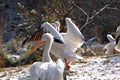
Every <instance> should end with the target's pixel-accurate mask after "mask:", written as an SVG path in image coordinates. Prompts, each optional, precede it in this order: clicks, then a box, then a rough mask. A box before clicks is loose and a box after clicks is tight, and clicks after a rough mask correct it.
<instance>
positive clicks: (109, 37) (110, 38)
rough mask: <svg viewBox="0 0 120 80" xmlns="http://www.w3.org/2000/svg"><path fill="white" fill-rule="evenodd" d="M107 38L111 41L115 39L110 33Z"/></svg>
mask: <svg viewBox="0 0 120 80" xmlns="http://www.w3.org/2000/svg"><path fill="white" fill-rule="evenodd" d="M107 38H108V40H109V41H110V42H111V41H115V39H114V38H113V36H112V35H110V34H108V35H107Z"/></svg>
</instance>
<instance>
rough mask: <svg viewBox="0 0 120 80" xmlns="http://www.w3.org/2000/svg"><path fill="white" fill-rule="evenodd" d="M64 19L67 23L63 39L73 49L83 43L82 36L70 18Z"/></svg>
mask: <svg viewBox="0 0 120 80" xmlns="http://www.w3.org/2000/svg"><path fill="white" fill-rule="evenodd" d="M65 21H66V25H67V33H66V34H65V36H64V40H65V42H66V44H67V45H68V46H70V47H71V49H72V50H73V51H75V50H76V49H77V48H79V47H80V46H82V44H83V43H84V36H83V34H82V33H81V32H80V30H79V29H78V27H77V26H76V25H75V24H74V23H73V22H72V20H71V19H70V18H65Z"/></svg>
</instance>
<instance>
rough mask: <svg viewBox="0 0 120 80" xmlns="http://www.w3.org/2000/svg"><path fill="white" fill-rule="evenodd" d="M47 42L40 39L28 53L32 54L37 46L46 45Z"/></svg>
mask: <svg viewBox="0 0 120 80" xmlns="http://www.w3.org/2000/svg"><path fill="white" fill-rule="evenodd" d="M45 44H46V42H45V41H41V40H39V41H38V42H37V43H36V45H35V46H33V48H32V49H31V50H30V51H28V53H29V54H32V53H33V52H34V51H35V50H36V49H37V48H39V47H40V46H42V45H45Z"/></svg>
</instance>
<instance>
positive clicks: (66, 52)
mask: <svg viewBox="0 0 120 80" xmlns="http://www.w3.org/2000/svg"><path fill="white" fill-rule="evenodd" d="M65 21H66V26H67V32H66V33H60V32H59V31H60V23H59V22H58V21H56V22H55V23H49V22H45V23H43V24H42V25H41V26H40V28H39V29H38V30H36V31H35V32H34V33H33V34H32V35H31V36H29V37H27V38H26V39H25V40H24V41H23V43H22V45H23V46H24V45H25V44H26V43H27V42H30V41H36V44H35V45H34V46H33V48H32V49H31V50H30V51H29V52H28V53H29V54H31V53H33V52H34V51H35V50H36V49H37V48H39V47H40V46H41V45H45V47H44V51H43V56H42V61H41V62H34V63H33V64H32V65H31V66H30V77H31V80H63V73H64V70H69V69H70V66H69V63H70V62H72V61H73V60H82V59H84V58H83V57H81V56H79V55H77V54H76V53H75V51H76V50H77V49H78V48H80V47H81V46H82V45H83V43H84V41H85V38H84V36H83V34H82V33H81V32H80V30H79V29H78V27H77V26H76V25H75V24H74V23H73V22H72V20H71V19H70V18H68V17H66V18H65ZM119 32H120V28H118V29H117V30H116V36H115V38H116V39H117V38H118V37H119V36H118V35H119ZM107 38H108V40H109V41H110V42H109V43H108V44H107V45H106V46H105V47H104V49H105V50H106V53H111V50H113V49H114V47H115V49H118V50H119V46H118V45H116V39H115V38H113V37H112V35H110V34H108V35H107ZM117 43H118V44H120V41H118V42H117ZM50 53H51V54H53V55H54V56H55V57H56V58H57V60H56V62H54V61H53V60H52V58H51V57H50Z"/></svg>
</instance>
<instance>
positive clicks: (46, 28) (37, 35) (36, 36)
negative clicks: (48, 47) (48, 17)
mask: <svg viewBox="0 0 120 80" xmlns="http://www.w3.org/2000/svg"><path fill="white" fill-rule="evenodd" d="M44 33H50V34H52V35H53V37H54V38H55V41H57V42H60V43H64V40H63V37H62V36H61V35H60V33H59V32H58V31H57V30H56V29H55V28H54V27H53V26H52V25H51V24H50V23H48V22H45V23H43V24H42V26H41V27H40V28H39V29H38V30H36V31H35V32H34V33H33V34H32V35H31V36H29V37H27V38H26V39H25V40H24V41H23V43H22V46H24V45H25V44H26V42H30V41H38V40H40V39H41V36H42V35H43V34H44Z"/></svg>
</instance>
